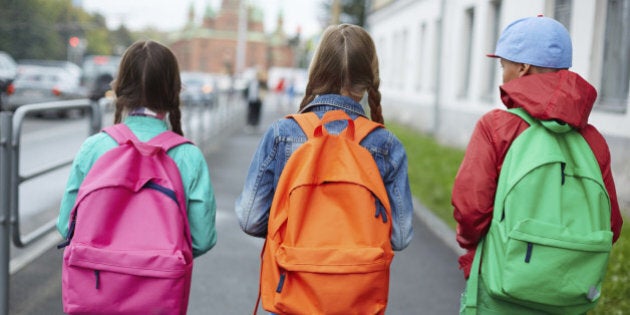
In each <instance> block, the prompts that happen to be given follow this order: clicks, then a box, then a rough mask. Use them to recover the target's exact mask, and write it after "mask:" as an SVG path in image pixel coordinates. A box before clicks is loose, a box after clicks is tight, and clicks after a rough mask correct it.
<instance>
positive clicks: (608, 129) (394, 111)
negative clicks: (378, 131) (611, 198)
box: [367, 0, 630, 205]
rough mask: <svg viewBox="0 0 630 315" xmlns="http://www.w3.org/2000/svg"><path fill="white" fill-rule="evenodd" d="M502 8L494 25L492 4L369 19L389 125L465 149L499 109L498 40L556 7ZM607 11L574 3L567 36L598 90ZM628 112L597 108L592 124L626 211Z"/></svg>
mask: <svg viewBox="0 0 630 315" xmlns="http://www.w3.org/2000/svg"><path fill="white" fill-rule="evenodd" d="M499 2H500V10H499V13H498V21H496V22H495V16H497V15H495V14H494V11H493V8H494V6H493V3H496V1H493V0H394V1H393V2H391V3H389V4H388V5H386V6H384V7H382V8H380V9H379V10H377V11H375V12H372V13H371V14H370V16H369V17H368V25H367V28H368V30H369V31H370V33H371V34H372V36H373V38H374V41H375V43H376V45H377V51H378V55H379V58H380V70H381V93H382V99H383V101H382V103H383V113H384V116H385V118H386V121H387V120H389V119H394V120H397V121H399V122H402V123H405V124H407V125H410V126H412V127H414V128H416V129H418V130H420V131H423V132H429V133H432V134H434V135H435V136H436V137H437V138H438V140H440V141H441V142H443V143H445V144H450V145H454V146H459V147H462V148H464V147H465V146H466V145H467V143H468V140H469V138H470V134H471V133H472V130H473V128H474V126H475V123H476V121H477V120H478V119H479V117H481V115H483V114H484V113H486V112H487V111H489V110H491V109H493V108H497V107H500V108H502V107H503V104H501V102H500V99H499V89H498V86H499V85H500V84H501V70H500V66H499V62H498V60H496V59H493V58H488V57H486V54H487V53H492V52H493V51H494V45H495V44H496V38H497V37H498V33H500V31H502V30H503V29H504V28H505V27H506V26H507V25H508V24H509V23H511V22H512V21H514V20H516V19H519V18H523V17H528V16H536V15H538V14H543V15H545V16H549V17H553V13H554V0H528V1H522V0H503V1H499ZM606 6H607V1H601V0H580V1H573V2H572V13H571V25H570V29H569V31H570V33H571V36H572V40H573V67H572V68H571V70H572V71H575V72H577V73H579V74H580V75H581V76H583V77H584V78H585V79H587V80H588V81H589V82H591V83H592V84H593V85H594V86H595V87H596V88H597V89H598V91H599V86H600V83H601V76H602V70H601V69H602V60H603V46H604V33H605V19H606ZM471 12H473V14H472V15H471V14H470V13H471ZM471 16H472V30H471V29H470V26H469V25H470V24H469V23H470V17H471ZM442 20H443V21H444V23H443V29H442V34H443V36H441V37H440V36H439V34H440V29H439V25H440V21H442ZM495 23H498V24H497V25H495ZM423 29H424V31H422V30H423ZM469 40H470V41H471V42H470V44H468V41H469ZM422 43H424V45H422ZM440 45H441V46H440ZM401 50H404V52H403V51H401ZM438 71H439V73H438ZM466 73H468V75H469V77H468V78H466V77H465V74H466ZM436 91H438V93H436ZM629 99H630V98H629ZM628 107H630V105H629V106H628ZM628 107H627V108H626V109H627V110H626V111H625V113H619V112H617V113H615V112H610V111H602V110H600V109H598V108H597V105H596V107H595V109H594V110H593V112H592V114H591V118H590V122H591V123H592V124H593V125H595V126H596V127H597V128H598V129H599V130H600V131H601V132H602V133H603V134H604V135H605V137H606V138H607V140H608V141H609V144H610V147H611V154H612V158H613V173H614V176H615V180H616V182H617V190H618V193H619V195H620V199H622V201H625V202H626V203H627V204H628V205H630V161H626V160H629V159H628V158H627V157H628V156H630V108H628Z"/></svg>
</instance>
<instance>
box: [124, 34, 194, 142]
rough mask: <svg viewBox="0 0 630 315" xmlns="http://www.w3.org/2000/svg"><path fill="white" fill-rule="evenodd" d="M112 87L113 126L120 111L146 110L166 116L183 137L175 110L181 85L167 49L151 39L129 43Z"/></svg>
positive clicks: (178, 112) (172, 58) (175, 66)
mask: <svg viewBox="0 0 630 315" xmlns="http://www.w3.org/2000/svg"><path fill="white" fill-rule="evenodd" d="M112 85H113V89H114V93H115V94H116V112H115V114H114V123H120V122H121V121H122V115H123V112H125V111H131V110H133V109H134V108H138V107H146V108H148V109H150V110H152V111H155V112H158V113H168V114H169V115H168V116H169V121H170V123H171V128H172V129H173V131H174V132H176V133H178V134H180V135H183V131H182V125H181V111H180V108H179V92H180V91H181V88H182V83H181V79H180V77H179V66H178V64H177V59H176V58H175V55H174V54H173V52H172V51H171V50H170V49H168V47H166V46H164V45H162V44H160V43H158V42H155V41H152V40H140V41H137V42H135V43H133V44H132V45H131V46H129V48H127V50H126V51H125V53H124V55H123V57H122V60H121V61H120V67H119V68H118V76H117V78H116V80H114V83H113V84H112Z"/></svg>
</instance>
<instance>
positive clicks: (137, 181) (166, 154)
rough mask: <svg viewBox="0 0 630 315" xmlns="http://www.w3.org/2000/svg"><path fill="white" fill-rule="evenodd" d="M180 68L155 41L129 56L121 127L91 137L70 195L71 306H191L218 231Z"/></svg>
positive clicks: (121, 81) (74, 309) (67, 265)
mask: <svg viewBox="0 0 630 315" xmlns="http://www.w3.org/2000/svg"><path fill="white" fill-rule="evenodd" d="M179 73H180V72H179V66H178V64H177V60H176V58H175V56H174V55H173V53H172V52H171V51H170V50H169V49H168V48H167V47H165V46H163V45H162V44H159V43H157V42H154V41H151V40H146V41H138V42H136V43H134V44H133V45H131V46H130V47H129V48H128V49H127V51H126V52H125V54H124V55H123V58H122V61H121V64H120V68H119V71H118V77H117V78H116V79H115V81H114V82H113V89H114V92H115V95H116V101H115V106H116V112H115V117H114V125H113V126H111V127H108V128H105V129H104V130H103V132H101V133H99V134H96V135H93V136H91V137H89V138H88V139H86V141H85V142H84V143H83V144H82V146H81V148H80V150H79V152H78V154H77V156H76V158H75V160H74V163H73V165H72V169H71V171H70V177H69V179H68V183H67V186H66V189H65V193H64V195H63V199H62V201H61V209H60V214H59V217H58V220H57V229H58V230H59V233H61V235H62V236H64V237H65V238H66V241H65V242H64V243H63V244H60V246H59V247H60V248H61V247H63V248H64V257H63V265H62V299H63V308H64V312H66V313H69V314H78V313H81V314H85V313H89V314H185V313H186V310H187V306H188V297H189V293H190V285H191V274H192V265H193V257H198V256H200V255H202V254H204V253H205V252H207V251H208V250H210V249H211V248H212V247H213V246H214V244H215V243H216V237H217V236H216V230H215V212H216V203H215V198H214V192H213V189H212V184H211V182H210V175H209V173H208V167H207V164H206V161H205V158H204V155H203V153H202V152H201V150H199V148H197V147H196V146H194V145H193V144H191V143H190V142H189V141H188V140H187V139H186V138H184V137H183V132H182V127H181V121H180V118H181V112H180V102H179V93H180V90H181V80H180V76H179ZM167 118H168V122H167V120H166V119H167ZM169 125H170V128H171V129H172V131H171V130H169Z"/></svg>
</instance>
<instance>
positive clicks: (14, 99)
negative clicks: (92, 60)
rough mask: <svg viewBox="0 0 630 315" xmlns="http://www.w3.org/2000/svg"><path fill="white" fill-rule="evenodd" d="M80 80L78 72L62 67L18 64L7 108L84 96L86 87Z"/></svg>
mask: <svg viewBox="0 0 630 315" xmlns="http://www.w3.org/2000/svg"><path fill="white" fill-rule="evenodd" d="M80 80H81V76H80V73H77V72H74V71H68V70H67V69H66V68H63V67H52V66H41V65H18V74H17V77H16V78H15V81H13V84H12V86H13V87H12V88H11V90H12V93H10V94H9V97H8V101H7V105H8V106H7V108H8V109H9V110H15V109H16V108H18V107H19V106H21V105H24V104H34V103H43V102H52V101H61V100H70V99H79V98H85V97H87V93H86V89H85V88H84V87H83V86H81V84H80ZM61 114H63V113H61Z"/></svg>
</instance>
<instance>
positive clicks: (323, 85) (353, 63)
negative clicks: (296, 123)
mask: <svg viewBox="0 0 630 315" xmlns="http://www.w3.org/2000/svg"><path fill="white" fill-rule="evenodd" d="M379 85H380V78H379V72H378V57H377V55H376V47H375V46H374V42H373V41H372V37H371V36H370V34H368V32H367V31H366V30H365V29H363V28H362V27H360V26H357V25H352V24H340V25H331V26H329V27H328V28H326V30H324V33H323V35H322V38H321V41H320V44H319V47H318V48H317V51H316V52H315V56H314V57H313V61H312V62H311V66H310V69H309V75H308V84H307V85H306V91H305V94H304V98H303V99H302V103H301V104H300V110H301V109H303V108H304V107H305V106H306V105H308V104H309V103H310V102H311V101H313V99H314V98H315V96H316V95H320V94H343V95H347V96H350V97H352V98H353V99H355V100H360V99H361V98H362V97H363V95H364V93H365V92H366V91H367V93H368V103H369V105H370V117H371V119H372V120H373V121H376V122H379V123H383V122H384V121H383V114H382V109H381V92H380V91H379V89H378V88H379Z"/></svg>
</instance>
